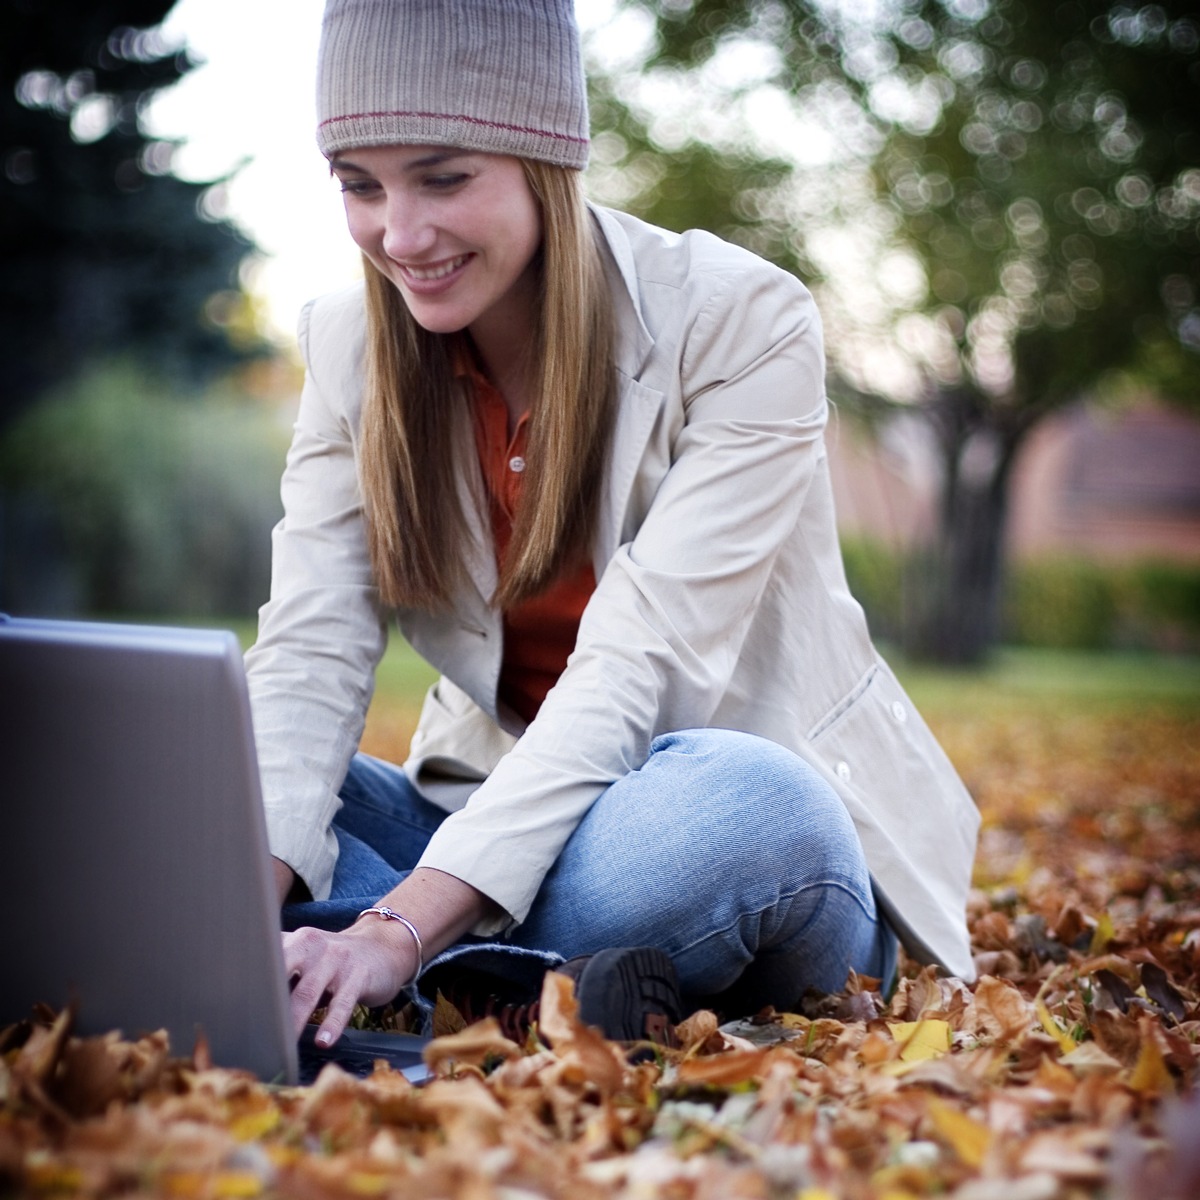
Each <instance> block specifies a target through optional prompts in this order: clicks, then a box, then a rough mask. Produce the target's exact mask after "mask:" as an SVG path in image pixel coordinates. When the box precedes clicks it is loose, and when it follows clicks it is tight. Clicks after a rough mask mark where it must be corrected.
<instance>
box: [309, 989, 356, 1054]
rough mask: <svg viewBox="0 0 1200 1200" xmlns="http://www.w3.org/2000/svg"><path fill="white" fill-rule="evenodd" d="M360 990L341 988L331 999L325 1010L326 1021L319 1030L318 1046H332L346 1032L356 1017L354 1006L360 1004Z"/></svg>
mask: <svg viewBox="0 0 1200 1200" xmlns="http://www.w3.org/2000/svg"><path fill="white" fill-rule="evenodd" d="M359 990H360V989H359V988H357V987H352V986H346V987H342V988H340V989H339V990H338V991H337V992H336V993H335V994H334V995H333V996H331V997H330V1000H329V1004H328V1006H327V1007H326V1009H325V1019H324V1020H323V1021H322V1022H321V1027H320V1028H319V1029H318V1030H317V1044H318V1045H319V1046H332V1045H333V1043H334V1042H336V1041H337V1040H338V1038H340V1037H341V1036H342V1034H343V1033H345V1031H346V1026H347V1025H349V1024H350V1018H351V1016H353V1015H354V1006H355V1005H356V1004H357V1003H358V993H359Z"/></svg>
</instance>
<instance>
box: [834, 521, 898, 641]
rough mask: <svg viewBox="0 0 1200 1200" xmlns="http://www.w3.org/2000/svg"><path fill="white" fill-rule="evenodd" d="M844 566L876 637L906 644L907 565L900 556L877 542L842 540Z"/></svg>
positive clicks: (847, 577) (869, 540)
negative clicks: (904, 641)
mask: <svg viewBox="0 0 1200 1200" xmlns="http://www.w3.org/2000/svg"><path fill="white" fill-rule="evenodd" d="M842 562H843V563H844V565H845V568H846V580H847V582H848V583H849V584H850V591H851V592H852V593H853V595H854V598H855V599H856V600H857V601H858V602H859V604H861V605H862V606H863V610H864V611H865V612H866V614H867V620H868V621H869V623H870V626H871V633H872V635H873V636H874V637H877V638H882V639H883V640H884V641H888V642H894V643H900V642H903V640H904V631H905V621H906V606H905V575H906V571H905V564H904V561H903V559H902V558H901V556H900V555H899V554H897V553H896V552H895V551H894V550H892V549H891V548H890V547H888V546H886V545H885V544H884V543H883V542H880V541H877V540H875V539H873V538H855V537H843V538H842Z"/></svg>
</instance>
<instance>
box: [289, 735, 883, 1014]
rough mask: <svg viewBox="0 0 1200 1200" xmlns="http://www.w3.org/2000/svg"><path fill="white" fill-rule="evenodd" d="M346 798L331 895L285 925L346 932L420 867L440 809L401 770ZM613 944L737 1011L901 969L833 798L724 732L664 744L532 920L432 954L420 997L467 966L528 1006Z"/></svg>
mask: <svg viewBox="0 0 1200 1200" xmlns="http://www.w3.org/2000/svg"><path fill="white" fill-rule="evenodd" d="M341 797H342V801H343V806H342V808H341V810H340V812H339V813H338V815H337V817H336V819H335V821H334V830H335V833H336V835H337V839H338V845H339V849H340V853H339V857H338V862H337V866H336V869H335V871H334V877H333V890H332V894H331V896H330V898H329V899H328V900H320V901H309V902H307V903H299V904H290V905H288V906H287V907H286V908H285V909H284V924H285V927H286V928H289V929H294V928H297V927H298V926H300V925H317V926H319V927H321V928H324V929H342V928H344V927H345V926H346V925H348V924H350V923H351V922H352V921H353V920H354V918H355V917H356V916H357V915H358V913H359V911H360V910H362V909H364V908H368V907H370V906H371V905H372V904H374V903H375V902H376V901H377V900H378V898H379V897H380V896H382V895H384V894H385V893H386V892H388V891H390V890H391V889H392V888H393V887H394V886H395V885H396V884H397V883H398V882H399V881H400V880H401V879H403V878H404V876H405V875H407V874H408V872H409V871H411V870H412V869H413V867H415V866H416V864H417V862H418V860H419V859H420V857H421V853H422V851H423V850H424V849H425V846H426V844H427V843H428V841H429V839H430V837H431V836H432V834H433V832H434V830H435V829H436V828H437V827H438V825H439V824H441V822H442V821H443V820H444V819H445V816H446V814H445V813H444V812H443V811H442V810H441V809H440V808H438V807H436V806H435V805H433V804H430V803H429V802H428V801H427V800H424V799H422V798H421V796H420V795H419V794H418V793H417V791H416V789H415V788H414V787H413V786H412V784H411V783H410V782H409V780H408V777H407V776H406V775H405V774H404V772H403V771H401V770H400V768H399V767H396V766H394V765H392V764H391V763H385V762H381V761H379V760H378V759H373V758H368V757H367V756H366V755H362V754H359V755H357V756H356V757H355V758H354V760H353V762H352V763H351V765H350V770H349V772H348V774H347V776H346V781H345V784H344V786H343V788H342V792H341ZM607 946H657V947H659V948H660V949H662V950H665V951H666V953H667V954H669V955H670V957H671V958H672V959H673V961H674V963H675V966H676V968H677V969H678V971H679V977H680V982H681V984H682V986H683V990H684V993H685V996H686V998H687V999H688V1001H689V1002H690V1003H691V1004H693V1005H701V1004H703V1005H706V1006H708V1007H716V1008H719V1009H720V1010H721V1011H723V1012H725V1013H726V1014H728V1015H730V1016H734V1015H746V1014H749V1013H752V1012H756V1011H757V1010H758V1009H760V1008H761V1007H763V1006H764V1005H766V1004H773V1005H775V1007H776V1008H778V1009H781V1010H782V1009H787V1008H790V1007H792V1006H794V1004H795V1002H796V1001H797V1000H798V999H799V997H800V996H801V995H803V993H804V992H805V990H806V989H807V988H810V987H812V988H816V989H819V990H820V991H824V992H832V991H837V990H839V989H840V988H841V987H842V986H843V985H844V984H845V982H846V978H847V975H848V973H849V970H850V968H851V967H853V968H854V969H855V970H856V971H858V972H859V973H860V974H866V975H873V976H876V977H877V978H881V979H883V980H884V982H885V985H887V984H888V983H889V982H890V980H891V978H892V976H893V975H894V972H895V965H896V937H895V934H894V933H893V932H892V930H891V928H890V926H889V925H888V924H887V922H886V921H885V920H884V919H883V917H882V916H881V915H880V914H879V913H878V912H877V911H876V907H875V900H874V896H873V894H872V891H871V880H870V877H869V875H868V872H867V865H866V861H865V859H864V857H863V851H862V846H861V844H860V843H859V839H858V834H857V833H856V832H855V829H854V825H853V823H852V821H851V820H850V817H849V814H848V813H847V812H846V809H845V806H844V805H843V804H842V802H841V800H840V799H839V798H838V796H837V793H836V792H834V790H833V789H832V788H831V787H830V786H829V785H828V784H827V783H826V782H825V781H824V780H823V779H822V778H821V777H820V776H819V775H818V774H817V773H816V772H815V771H814V770H813V769H812V768H811V767H810V766H809V765H808V764H807V763H805V762H804V761H803V760H802V759H800V758H799V757H797V756H796V755H795V754H792V753H791V752H790V751H788V750H785V749H783V748H782V747H780V746H777V745H776V744H774V743H773V742H768V741H765V740H764V739H762V738H757V737H753V736H751V735H749V734H744V733H735V732H732V731H729V730H721V729H692V730H687V731H684V732H681V733H671V734H666V735H664V736H662V737H659V738H657V739H656V740H655V741H654V743H653V745H652V746H651V752H650V757H649V758H648V759H647V760H646V762H645V764H644V765H643V766H642V767H641V768H640V769H639V770H637V771H633V772H631V773H630V774H629V775H627V776H626V777H625V778H624V779H621V780H618V781H617V782H616V783H614V784H613V785H612V786H611V787H609V788H608V789H607V790H606V791H605V792H604V793H603V794H602V795H601V796H600V798H599V799H598V800H597V801H596V803H595V804H594V805H593V806H592V808H591V809H590V810H589V812H588V813H587V815H586V816H585V817H584V819H583V821H581V822H580V824H579V826H578V827H577V828H576V830H575V832H574V834H573V835H572V836H571V838H570V840H569V841H568V842H567V844H566V846H565V847H564V848H563V851H562V853H561V854H560V855H559V858H558V860H557V862H556V863H555V864H554V866H553V868H552V869H551V870H550V872H549V874H547V876H546V878H545V880H544V881H543V883H542V886H541V889H540V890H539V892H538V894H537V897H536V899H535V900H534V904H533V907H532V909H531V910H530V912H529V915H528V917H527V918H526V920H525V921H524V922H523V923H522V924H521V925H519V926H517V927H516V928H515V929H513V930H511V931H510V932H509V933H508V934H507V935H505V936H503V937H502V938H498V939H493V940H491V941H487V942H485V941H483V940H481V939H477V938H470V937H469V938H467V939H464V941H463V942H461V943H459V944H458V945H456V946H454V947H451V948H450V949H449V950H447V951H445V952H443V954H441V955H439V956H438V957H437V958H436V959H435V960H434V961H433V963H431V964H430V965H429V966H428V967H427V969H426V974H425V976H423V978H422V987H421V991H422V992H424V993H425V995H426V996H430V995H433V994H434V989H433V982H432V981H433V980H441V979H444V978H445V977H446V975H447V974H450V973H454V972H461V971H463V970H467V971H472V972H478V973H482V974H486V975H489V976H491V977H493V978H494V979H495V980H497V981H507V982H508V983H509V984H510V985H511V986H512V988H514V989H515V990H517V991H520V990H522V989H524V990H527V991H530V992H532V993H533V994H535V995H536V992H537V990H538V985H539V983H540V979H541V975H542V973H544V972H545V970H546V969H547V967H548V966H553V965H554V964H556V963H557V962H559V961H560V960H561V959H563V958H570V957H573V956H574V955H577V954H589V953H592V952H594V951H597V950H601V949H603V948H605V947H607ZM510 990H511V989H510Z"/></svg>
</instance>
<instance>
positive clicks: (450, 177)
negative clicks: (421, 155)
mask: <svg viewBox="0 0 1200 1200" xmlns="http://www.w3.org/2000/svg"><path fill="white" fill-rule="evenodd" d="M469 178H470V176H469V175H466V174H465V173H463V172H461V171H459V172H452V173H449V174H445V175H426V176H425V180H424V183H425V186H426V187H427V188H430V189H431V190H432V191H435V192H449V191H452V190H453V189H454V188H456V187H460V186H461V185H462V184H464V183H466V182H467V180H468V179H469Z"/></svg>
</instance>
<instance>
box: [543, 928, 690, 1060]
mask: <svg viewBox="0 0 1200 1200" xmlns="http://www.w3.org/2000/svg"><path fill="white" fill-rule="evenodd" d="M557 969H558V970H559V971H561V972H562V973H563V974H564V975H569V976H570V977H571V978H572V979H574V981H575V997H576V999H577V1000H578V1001H579V1019H580V1020H581V1021H582V1022H583V1023H584V1024H585V1025H595V1026H596V1027H597V1028H598V1029H599V1030H600V1032H601V1033H603V1034H604V1036H605V1037H606V1038H610V1039H611V1040H612V1041H614V1042H642V1041H647V1042H654V1043H655V1044H656V1045H659V1046H674V1045H675V1044H676V1042H675V1028H674V1027H675V1026H676V1025H678V1024H679V1022H680V1021H682V1020H683V997H682V996H681V995H680V991H679V976H678V975H677V974H676V972H675V964H674V963H673V962H671V960H670V958H669V957H668V956H667V955H666V954H664V953H663V952H662V951H661V950H657V949H655V948H654V947H653V946H635V947H629V948H625V949H615V950H601V951H599V952H598V953H596V954H588V955H583V956H581V957H579V958H571V959H568V960H567V961H566V962H565V963H563V965H562V966H561V967H559V968H557Z"/></svg>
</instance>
